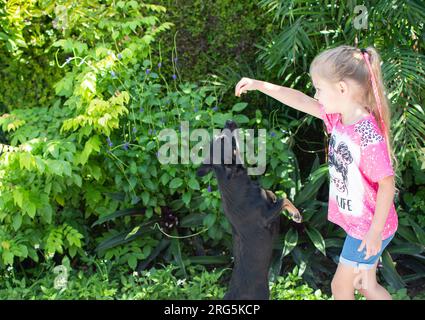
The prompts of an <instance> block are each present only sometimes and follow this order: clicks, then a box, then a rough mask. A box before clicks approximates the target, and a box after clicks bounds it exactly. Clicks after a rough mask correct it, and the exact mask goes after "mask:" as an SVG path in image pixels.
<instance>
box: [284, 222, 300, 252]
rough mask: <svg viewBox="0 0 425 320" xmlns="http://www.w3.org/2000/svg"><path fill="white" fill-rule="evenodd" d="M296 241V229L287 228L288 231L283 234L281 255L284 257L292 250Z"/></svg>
mask: <svg viewBox="0 0 425 320" xmlns="http://www.w3.org/2000/svg"><path fill="white" fill-rule="evenodd" d="M297 243H298V231H297V230H295V229H289V231H288V232H287V233H286V235H285V241H284V246H283V252H282V257H285V256H286V255H288V254H289V253H290V252H291V251H292V249H294V248H295V246H296V245H297Z"/></svg>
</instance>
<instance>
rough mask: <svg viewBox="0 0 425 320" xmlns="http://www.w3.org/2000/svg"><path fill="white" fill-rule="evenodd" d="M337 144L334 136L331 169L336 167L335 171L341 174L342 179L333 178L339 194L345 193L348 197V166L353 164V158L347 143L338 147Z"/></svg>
mask: <svg viewBox="0 0 425 320" xmlns="http://www.w3.org/2000/svg"><path fill="white" fill-rule="evenodd" d="M335 144H336V141H335V135H332V136H331V140H330V142H329V147H330V148H329V167H334V168H335V171H336V172H338V173H340V178H339V177H332V181H333V183H334V184H335V187H336V188H337V189H338V191H339V192H341V193H343V192H344V193H346V194H347V195H348V189H347V184H348V181H347V174H348V165H349V164H350V163H352V162H353V157H352V156H351V152H350V150H348V146H347V144H345V142H343V141H342V142H340V143H338V146H336V147H335Z"/></svg>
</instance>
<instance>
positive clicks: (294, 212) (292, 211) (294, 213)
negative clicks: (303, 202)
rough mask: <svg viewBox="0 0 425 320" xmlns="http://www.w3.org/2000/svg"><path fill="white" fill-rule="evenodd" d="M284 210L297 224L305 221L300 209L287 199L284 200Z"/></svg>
mask: <svg viewBox="0 0 425 320" xmlns="http://www.w3.org/2000/svg"><path fill="white" fill-rule="evenodd" d="M283 209H285V210H287V211H288V212H289V215H290V216H291V218H292V219H293V220H294V221H295V222H296V223H301V222H302V221H303V217H302V216H301V213H300V212H299V211H298V209H297V208H296V207H295V206H294V205H293V204H292V202H291V201H289V200H288V199H287V198H285V199H284V200H283Z"/></svg>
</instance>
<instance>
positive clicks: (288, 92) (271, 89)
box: [235, 78, 320, 118]
mask: <svg viewBox="0 0 425 320" xmlns="http://www.w3.org/2000/svg"><path fill="white" fill-rule="evenodd" d="M249 90H259V91H261V92H262V93H264V94H266V95H268V96H270V97H272V98H274V99H276V100H278V101H280V102H282V103H283V104H286V105H287V106H289V107H291V108H294V109H297V110H299V111H302V112H305V113H308V114H311V115H312V116H315V117H316V118H320V109H319V102H318V101H317V100H316V99H314V98H312V97H309V96H308V95H306V94H304V93H302V92H301V91H298V90H295V89H291V88H288V87H284V86H279V85H276V84H273V83H270V82H265V81H261V80H255V79H250V78H242V79H241V80H240V81H239V83H238V84H237V85H236V88H235V95H236V96H238V97H239V96H240V95H241V94H242V93H244V92H246V91H249Z"/></svg>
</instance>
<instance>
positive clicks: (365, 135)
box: [354, 120, 384, 148]
mask: <svg viewBox="0 0 425 320" xmlns="http://www.w3.org/2000/svg"><path fill="white" fill-rule="evenodd" d="M354 127H355V129H354V131H355V132H357V133H358V134H359V135H360V137H361V140H360V146H361V147H362V148H365V147H367V146H368V145H369V144H372V143H377V142H380V141H384V137H383V136H381V135H380V134H379V133H378V132H377V131H376V129H375V127H374V126H373V124H372V122H371V121H370V120H365V121H362V122H360V123H359V124H357V125H355V126H354Z"/></svg>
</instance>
